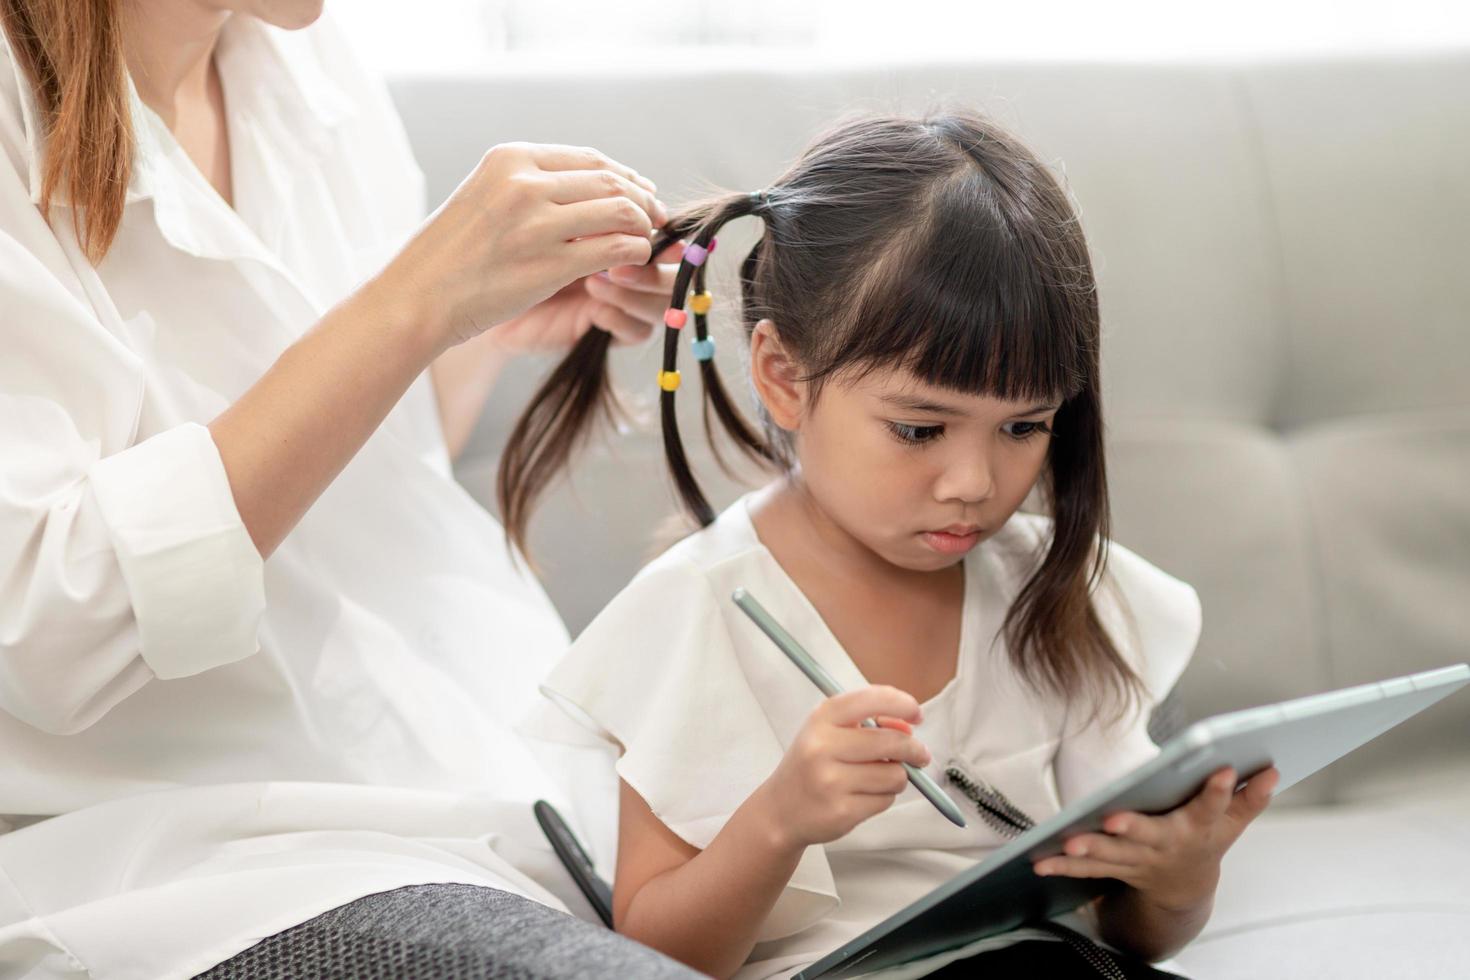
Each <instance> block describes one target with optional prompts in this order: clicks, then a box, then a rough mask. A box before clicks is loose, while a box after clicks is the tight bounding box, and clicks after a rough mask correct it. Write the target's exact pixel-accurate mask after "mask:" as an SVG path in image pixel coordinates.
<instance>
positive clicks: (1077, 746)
mask: <svg viewBox="0 0 1470 980" xmlns="http://www.w3.org/2000/svg"><path fill="white" fill-rule="evenodd" d="M1093 605H1094V608H1095V609H1096V610H1097V613H1098V617H1099V618H1100V619H1101V620H1102V624H1103V627H1104V628H1105V629H1106V630H1107V632H1108V635H1109V636H1110V637H1111V638H1112V640H1113V643H1114V645H1115V646H1116V647H1117V648H1118V652H1119V653H1120V654H1122V656H1123V658H1124V660H1126V661H1127V662H1128V664H1129V665H1130V666H1131V667H1132V668H1133V670H1134V671H1135V672H1136V673H1137V674H1138V676H1139V678H1140V679H1141V680H1142V681H1143V684H1144V688H1145V690H1144V692H1143V696H1142V697H1141V698H1140V699H1139V700H1138V701H1137V702H1136V703H1135V704H1134V705H1133V707H1132V709H1131V710H1130V711H1129V712H1127V713H1126V714H1125V715H1124V716H1123V717H1122V718H1121V719H1117V720H1116V721H1114V722H1112V723H1111V724H1109V723H1108V720H1107V719H1106V718H1104V719H1101V720H1099V719H1093V720H1091V721H1088V722H1087V723H1086V725H1085V726H1084V727H1082V728H1081V729H1080V730H1078V731H1072V730H1071V726H1072V718H1076V717H1079V715H1080V706H1079V709H1078V710H1069V712H1068V715H1069V718H1068V722H1069V724H1068V725H1067V726H1065V727H1064V732H1063V737H1062V740H1061V743H1060V745H1059V746H1058V749H1057V757H1056V765H1055V771H1056V778H1057V792H1058V795H1059V797H1060V799H1061V802H1062V805H1063V806H1066V805H1068V804H1069V803H1072V802H1075V801H1076V800H1079V799H1081V798H1083V797H1085V796H1087V795H1088V794H1089V793H1092V792H1093V791H1095V790H1097V789H1098V788H1100V787H1102V786H1106V785H1107V784H1108V783H1110V782H1112V781H1113V780H1115V779H1117V778H1118V777H1120V776H1123V775H1126V774H1127V773H1129V772H1131V771H1132V770H1134V769H1136V768H1138V767H1139V766H1140V765H1142V764H1143V763H1145V762H1147V761H1148V760H1150V759H1152V758H1153V757H1154V756H1155V755H1157V754H1158V751H1159V748H1158V746H1157V745H1155V744H1154V742H1153V739H1151V738H1150V737H1149V734H1148V721H1149V717H1150V715H1151V714H1152V713H1153V710H1154V708H1155V707H1156V706H1157V705H1158V704H1159V702H1160V701H1162V700H1163V699H1164V698H1165V697H1166V696H1167V695H1168V693H1169V692H1170V691H1171V690H1172V689H1173V687H1174V685H1175V683H1176V682H1178V680H1179V677H1180V675H1181V674H1183V673H1184V669H1185V667H1187V666H1188V665H1189V660H1190V658H1191V657H1192V656H1193V655H1194V649H1195V646H1196V645H1197V644H1198V643H1199V636H1200V626H1201V611H1200V602H1199V596H1198V595H1197V594H1196V593H1195V591H1194V589H1193V588H1191V587H1190V586H1189V585H1188V584H1186V583H1184V582H1181V581H1180V580H1179V579H1176V578H1174V577H1173V576H1171V575H1169V574H1168V573H1166V572H1164V571H1162V570H1161V569H1159V568H1157V567H1155V566H1154V565H1152V564H1150V563H1149V562H1147V561H1145V560H1144V559H1142V558H1140V557H1139V556H1138V555H1136V554H1134V553H1133V552H1131V551H1129V550H1128V549H1127V548H1124V547H1122V546H1121V545H1118V544H1111V545H1109V547H1108V558H1107V571H1106V573H1105V575H1104V576H1103V580H1102V582H1101V583H1100V584H1099V586H1098V588H1097V591H1096V592H1095V593H1094V596H1093Z"/></svg>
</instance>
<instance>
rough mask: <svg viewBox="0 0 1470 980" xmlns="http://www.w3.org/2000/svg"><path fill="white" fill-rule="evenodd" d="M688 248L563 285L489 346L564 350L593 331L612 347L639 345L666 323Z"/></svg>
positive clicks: (490, 338) (493, 335)
mask: <svg viewBox="0 0 1470 980" xmlns="http://www.w3.org/2000/svg"><path fill="white" fill-rule="evenodd" d="M683 255H684V246H683V244H682V243H679V242H676V243H674V244H673V245H670V246H669V247H668V248H667V249H665V250H664V251H663V252H662V253H660V254H659V256H658V259H657V261H658V262H659V263H676V264H674V265H663V264H657V265H652V266H648V265H625V266H615V267H614V268H612V269H608V270H606V271H604V272H599V273H596V274H594V275H590V276H585V277H583V278H581V279H578V280H577V281H575V282H573V283H571V284H570V285H567V286H564V287H563V288H562V289H560V290H558V291H557V292H556V293H555V294H553V295H552V296H550V297H549V298H547V299H544V300H542V301H541V302H540V303H537V304H536V305H535V306H533V307H531V308H530V309H529V310H527V311H526V312H524V313H522V314H521V315H520V316H517V317H513V318H512V319H510V320H507V321H506V322H505V323H502V324H499V325H498V326H496V327H494V328H493V329H491V330H489V331H488V332H487V333H486V334H485V343H486V344H487V345H489V346H490V347H492V348H493V349H495V350H498V351H501V352H503V353H506V354H525V353H533V352H539V351H564V350H566V349H568V348H570V347H571V346H572V345H573V344H575V343H576V342H577V341H578V340H580V339H581V338H582V335H583V334H585V333H586V332H587V330H588V329H589V328H590V327H597V328H599V329H601V330H606V331H607V332H608V333H610V334H612V336H613V343H614V344H639V343H642V342H643V341H645V340H647V339H648V338H649V337H650V336H652V334H653V331H654V329H655V327H657V326H659V325H661V324H662V323H663V318H664V310H666V309H667V308H668V306H669V296H670V293H672V292H673V289H674V276H675V274H676V273H677V272H678V265H677V263H678V261H679V260H680V259H681V258H682V257H683Z"/></svg>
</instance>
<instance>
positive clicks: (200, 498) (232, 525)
mask: <svg viewBox="0 0 1470 980" xmlns="http://www.w3.org/2000/svg"><path fill="white" fill-rule="evenodd" d="M88 478H89V479H90V480H91V483H92V492H93V493H95V494H96V496H97V504H98V508H99V509H100V510H101V513H102V520H103V523H104V524H105V525H106V526H107V531H108V534H109V535H110V538H111V541H112V546H113V549H114V551H115V552H116V554H117V561H118V566H119V569H120V571H121V573H122V577H123V581H124V582H126V583H127V591H128V596H129V598H130V600H131V605H132V610H133V615H134V617H135V618H136V620H137V624H138V639H139V644H140V647H141V653H142V656H143V659H144V660H145V661H146V662H147V663H148V666H149V667H150V668H151V669H152V671H153V673H154V674H156V675H157V676H159V677H163V678H169V677H186V676H188V675H189V674H197V673H199V672H200V671H201V670H208V669H209V668H210V667H216V666H219V665H220V664H226V663H230V662H232V661H235V660H239V659H240V658H241V657H246V656H249V655H250V654H252V653H254V652H256V650H257V649H258V646H257V644H256V629H257V626H258V625H259V621H260V616H261V613H262V612H264V610H265V581H264V576H263V567H262V562H261V558H260V552H258V551H257V550H256V549H255V544H254V543H253V542H252V541H251V539H250V535H249V533H248V532H247V531H246V529H245V525H244V524H243V523H242V522H241V520H240V513H239V511H238V510H236V509H235V500H234V497H233V496H232V495H231V493H230V484H229V480H228V479H227V478H226V476H225V468H224V464H223V463H222V462H221V461H220V456H219V450H218V449H216V448H215V445H214V440H213V439H212V438H211V437H210V434H209V429H207V428H205V427H204V426H202V425H195V424H188V425H181V426H178V427H177V428H173V429H169V430H168V431H166V432H161V433H159V434H158V435H156V436H153V437H152V438H151V439H147V440H145V441H143V442H140V443H139V444H138V445H136V446H134V447H132V448H131V449H128V450H125V451H123V452H120V453H115V454H114V455H112V456H109V457H107V458H106V459H102V460H99V461H98V462H97V463H96V464H94V465H93V466H92V468H91V471H90V472H89V474H88Z"/></svg>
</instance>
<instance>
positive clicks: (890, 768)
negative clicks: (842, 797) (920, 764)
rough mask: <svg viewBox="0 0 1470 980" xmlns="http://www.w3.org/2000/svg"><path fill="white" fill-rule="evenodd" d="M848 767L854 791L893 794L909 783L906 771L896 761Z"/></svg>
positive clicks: (865, 793) (901, 790)
mask: <svg viewBox="0 0 1470 980" xmlns="http://www.w3.org/2000/svg"><path fill="white" fill-rule="evenodd" d="M850 768H851V770H852V777H851V778H852V783H851V786H852V791H853V792H854V793H859V794H863V795H867V794H886V795H888V796H894V795H896V794H898V793H902V792H903V788H904V787H905V786H907V785H908V784H909V778H908V773H906V772H904V771H903V766H901V765H899V764H898V763H896V762H870V763H868V764H867V765H862V766H852V767H850Z"/></svg>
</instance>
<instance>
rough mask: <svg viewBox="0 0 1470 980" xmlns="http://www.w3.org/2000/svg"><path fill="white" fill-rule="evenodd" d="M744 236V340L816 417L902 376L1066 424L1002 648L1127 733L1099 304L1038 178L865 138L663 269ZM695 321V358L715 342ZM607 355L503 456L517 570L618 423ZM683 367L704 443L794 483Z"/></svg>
mask: <svg viewBox="0 0 1470 980" xmlns="http://www.w3.org/2000/svg"><path fill="white" fill-rule="evenodd" d="M747 216H751V217H755V218H758V219H759V220H760V221H761V222H762V224H763V231H762V234H761V237H760V239H759V241H757V242H756V244H755V246H754V247H753V248H752V249H751V250H750V252H749V253H747V254H746V256H745V257H744V259H743V261H742V262H741V264H740V292H741V304H740V318H741V322H742V325H743V327H744V330H745V333H746V336H747V338H748V337H749V335H750V332H751V331H752V330H753V329H754V327H755V325H756V323H757V322H759V321H760V320H762V319H766V318H769V319H770V320H772V321H773V322H774V323H775V329H776V332H777V335H778V337H779V339H780V342H781V346H782V348H783V349H784V350H786V351H787V352H788V353H790V354H792V355H793V356H794V358H795V360H796V361H797V363H798V364H800V365H801V366H802V369H803V374H804V378H805V380H806V381H807V382H808V383H809V385H810V386H811V392H812V397H813V398H817V397H819V396H820V390H821V387H822V386H823V385H824V384H827V383H836V382H838V381H839V380H840V379H841V378H846V377H850V376H852V373H853V372H858V373H860V372H862V371H864V370H870V369H873V368H877V367H898V368H903V369H907V370H909V371H911V372H912V373H913V374H914V375H915V376H917V377H918V378H920V379H922V380H923V381H925V382H927V383H929V384H931V385H935V386H938V387H941V388H948V389H951V390H954V391H959V392H966V393H973V394H986V395H993V396H996V397H999V398H1003V399H1006V400H1023V399H1024V400H1028V401H1030V400H1034V401H1042V400H1050V399H1057V400H1059V401H1060V402H1061V407H1060V408H1059V409H1058V411H1057V414H1056V418H1055V421H1054V423H1053V432H1054V435H1053V437H1052V443H1051V447H1050V449H1049V451H1048V457H1047V464H1046V469H1045V471H1044V472H1043V476H1042V489H1043V492H1044V496H1045V498H1046V501H1047V503H1048V505H1049V509H1050V511H1051V515H1052V518H1053V522H1054V525H1053V526H1054V531H1053V534H1052V537H1051V540H1050V542H1049V543H1048V544H1047V546H1046V550H1045V554H1044V555H1040V556H1038V557H1039V561H1038V563H1037V565H1036V567H1035V568H1034V570H1033V571H1032V573H1031V575H1030V577H1029V578H1028V580H1027V581H1026V583H1025V584H1024V586H1023V587H1022V588H1021V591H1020V593H1019V595H1018V596H1017V598H1016V599H1015V601H1014V603H1013V604H1012V606H1011V608H1010V610H1009V611H1008V613H1007V617H1006V621H1005V626H1004V631H1005V636H1006V640H1007V645H1008V647H1009V650H1010V654H1011V656H1012V658H1013V659H1014V661H1015V665H1016V667H1017V668H1018V670H1019V671H1020V673H1021V674H1022V675H1023V676H1024V677H1026V678H1027V679H1028V680H1030V681H1031V682H1032V683H1033V684H1036V685H1040V686H1043V687H1046V688H1048V689H1050V690H1052V691H1054V692H1057V693H1059V694H1061V695H1063V696H1065V697H1068V698H1071V697H1073V696H1076V695H1079V694H1088V695H1096V696H1095V697H1092V698H1089V700H1091V702H1092V703H1093V705H1094V707H1096V708H1097V709H1098V710H1099V711H1100V710H1101V709H1102V706H1103V705H1104V704H1108V703H1111V705H1112V706H1114V707H1115V708H1116V709H1117V715H1121V714H1122V713H1123V712H1124V711H1126V709H1127V706H1128V705H1129V704H1130V703H1131V702H1132V699H1133V697H1134V696H1135V695H1137V694H1138V693H1139V690H1140V687H1141V682H1140V680H1139V678H1138V677H1137V675H1136V674H1135V673H1134V672H1133V671H1132V669H1131V668H1130V667H1129V665H1128V664H1127V662H1126V661H1125V660H1124V659H1123V657H1122V656H1121V655H1120V654H1119V652H1118V650H1117V648H1116V647H1115V646H1114V644H1113V642H1112V641H1111V639H1110V638H1109V637H1108V635H1107V632H1106V631H1105V630H1104V628H1103V626H1102V624H1101V622H1100V620H1099V619H1098V616H1097V613H1096V610H1095V608H1094V605H1093V603H1092V594H1093V592H1094V590H1095V589H1096V587H1097V585H1098V583H1099V581H1100V580H1101V577H1102V573H1103V569H1104V565H1105V562H1106V544H1107V539H1108V523H1109V520H1108V501H1107V479H1106V473H1105V470H1104V457H1103V420H1102V403H1101V386H1100V377H1099V373H1100V372H1099V360H1098V342H1099V336H1100V318H1099V312H1098V303H1097V288H1096V282H1095V279H1094V276H1093V271H1092V261H1091V258H1090V256H1089V254H1088V249H1087V244H1086V241H1085V239H1084V237H1083V235H1082V231H1081V227H1080V223H1079V222H1078V219H1077V216H1076V213H1075V212H1074V210H1073V209H1072V206H1071V204H1070V202H1069V201H1068V199H1067V196H1066V194H1065V193H1064V192H1063V190H1062V188H1061V187H1060V185H1059V184H1058V183H1057V181H1056V180H1055V178H1054V177H1053V176H1052V174H1051V173H1050V171H1048V169H1047V168H1046V167H1045V166H1044V165H1043V164H1042V163H1041V162H1040V161H1039V160H1038V159H1037V158H1036V156H1035V155H1034V154H1033V153H1031V151H1029V150H1028V149H1027V148H1026V147H1025V146H1024V145H1022V144H1021V143H1020V142H1019V141H1018V140H1016V139H1015V138H1014V137H1012V136H1011V135H1010V134H1008V133H1006V132H1005V131H1004V130H1002V129H1000V128H999V127H997V126H996V125H995V124H994V123H992V122H990V121H989V120H988V119H985V118H984V117H982V116H979V115H976V114H974V113H969V112H950V113H945V114H940V115H933V116H927V117H922V118H910V117H897V116H862V117H858V118H854V119H851V120H849V121H847V122H845V123H842V124H840V125H838V126H837V127H836V128H835V129H833V130H831V131H829V132H828V133H826V134H825V135H823V136H821V137H819V138H818V139H817V140H816V141H815V142H814V143H813V144H812V145H811V146H810V147H809V148H808V149H807V150H806V152H805V153H803V154H802V156H801V157H800V159H798V160H797V162H796V163H795V164H794V165H793V166H792V167H791V169H789V170H788V171H787V172H786V173H785V174H783V175H782V176H781V177H780V178H779V179H778V180H776V181H775V182H774V183H773V184H771V185H770V186H768V187H767V188H766V189H765V190H764V191H762V192H759V193H756V194H751V193H738V194H728V195H724V196H720V197H716V198H714V199H711V200H708V201H704V202H702V203H700V204H697V205H695V206H693V207H690V208H687V209H684V210H682V211H681V212H679V213H678V214H676V215H675V216H674V217H672V218H671V219H670V221H669V223H668V225H667V227H666V229H665V234H664V239H663V240H662V241H660V242H658V243H656V244H655V247H654V251H655V254H656V253H657V252H658V251H659V250H660V249H661V248H662V247H663V246H664V245H665V244H666V243H667V242H668V241H671V240H673V239H675V238H685V239H688V240H689V241H690V243H691V244H692V245H694V246H698V248H696V249H695V251H696V255H698V254H699V253H700V251H701V250H702V249H703V248H704V247H708V246H709V245H710V244H711V243H712V241H713V238H714V235H715V233H716V232H717V231H718V230H719V229H720V228H721V227H722V226H724V225H725V224H726V223H727V222H730V221H733V220H735V219H737V218H742V217H747ZM706 267H707V265H706V264H700V265H698V266H695V265H692V264H691V263H689V262H688V261H686V262H684V263H683V264H682V265H681V266H680V269H679V274H678V277H677V282H676V284H675V287H674V291H673V301H672V304H671V305H672V306H673V307H674V308H675V309H678V310H682V309H683V308H684V306H685V303H686V296H687V294H688V292H689V291H690V288H691V286H692V287H693V288H694V290H695V291H696V293H699V292H702V291H703V282H704V275H705V270H706ZM694 310H695V317H694V327H695V331H694V339H695V341H696V342H698V341H702V340H704V339H705V338H706V336H707V329H708V327H707V324H706V322H705V317H704V316H703V315H702V314H701V313H700V312H699V311H700V306H699V305H695V306H694ZM675 319H676V321H677V320H678V319H679V318H678V317H677V316H676V317H675ZM685 334H686V332H685V331H684V330H681V329H677V328H675V327H672V326H671V327H669V328H667V329H666V330H665V332H664V360H663V369H664V371H665V372H673V371H676V370H677V363H678V354H679V340H680V338H681V336H684V335H685ZM607 350H608V337H607V335H606V334H605V333H602V332H601V331H596V330H594V331H591V332H589V333H588V335H587V336H586V337H584V338H583V340H582V342H581V343H580V344H578V345H577V347H576V348H575V349H574V350H573V351H572V352H571V354H570V355H568V357H567V358H566V360H564V361H563V362H562V364H561V365H560V366H559V367H558V368H557V369H556V370H555V371H554V372H553V373H552V375H551V376H550V377H549V378H548V379H547V381H546V382H545V383H544V384H543V385H542V386H541V388H540V390H539V391H537V393H536V395H535V396H534V397H533V399H532V401H531V404H530V406H529V407H528V408H527V409H526V411H525V413H524V414H523V415H522V417H521V419H520V420H519V422H518V423H517V425H516V427H515V430H514V431H513V433H512V435H511V439H510V443H509V445H508V446H507V448H506V451H505V454H504V456H503V458H502V460H501V467H500V472H499V475H498V482H497V495H498V497H499V501H500V506H501V513H502V516H503V518H504V522H505V527H506V532H507V534H508V536H509V537H510V538H511V540H512V541H513V542H514V543H515V544H516V545H517V546H519V547H521V548H522V549H524V546H525V535H526V525H527V522H528V520H529V516H530V514H531V511H532V508H533V506H534V504H535V501H536V499H537V498H538V497H539V496H540V495H541V494H542V493H543V492H544V491H545V490H546V488H547V487H548V485H549V484H550V482H551V481H552V479H553V478H554V477H555V476H556V475H557V474H558V472H559V471H560V470H561V469H562V468H563V467H565V466H566V465H567V463H568V461H569V459H570V457H571V455H572V453H573V451H574V449H575V447H576V446H577V444H578V443H579V441H580V440H581V439H583V438H584V437H585V435H586V433H587V431H588V429H589V427H590V425H591V423H592V422H593V421H594V420H595V419H597V418H598V417H599V416H602V415H604V414H606V413H607V412H608V411H610V409H611V407H612V390H611V388H610V386H609V383H608V378H607ZM697 363H698V365H699V369H700V374H701V379H702V384H701V390H702V393H703V399H704V418H705V427H706V430H707V431H708V432H709V435H710V437H711V439H712V440H713V436H714V433H713V428H714V426H715V424H718V426H719V428H720V429H721V430H723V432H724V433H725V434H726V436H727V437H729V438H730V439H731V440H732V441H733V442H734V443H735V445H736V446H737V447H738V448H739V449H740V450H742V451H743V452H745V453H746V454H747V455H749V456H750V457H752V458H754V459H756V460H758V461H761V462H765V463H768V464H771V465H773V466H775V467H778V468H784V467H789V466H790V464H791V463H792V461H793V459H792V447H791V445H790V442H789V437H788V436H787V434H786V433H784V432H783V431H781V430H780V429H779V428H777V427H775V426H774V425H771V424H770V423H769V420H766V419H764V418H762V424H761V425H760V426H753V425H751V424H750V423H749V422H747V421H746V420H745V418H744V417H743V416H742V415H741V413H740V411H739V409H738V408H737V407H736V406H735V405H734V403H733V402H732V400H731V398H730V396H729V394H728V392H727V391H726V389H725V387H724V385H723V384H722V383H721V382H720V378H719V374H718V373H717V372H716V370H715V367H714V364H715V362H714V360H713V359H705V360H699V361H697ZM674 387H678V386H677V384H675V385H674ZM674 399H675V391H674V390H670V389H668V388H666V389H665V390H662V391H661V392H660V403H661V404H660V408H661V417H662V427H663V438H664V450H665V457H666V460H667V463H668V466H669V471H670V473H671V475H672V477H673V480H674V486H675V488H676V490H677V492H678V494H679V497H680V499H681V501H682V502H683V504H684V507H685V509H686V511H687V512H688V513H689V514H690V515H691V516H692V517H693V518H694V519H695V520H696V521H698V522H699V523H700V524H702V525H707V524H709V523H710V522H711V521H712V520H713V519H714V511H713V508H712V507H711V506H710V504H709V501H708V500H707V499H706V497H705V495H704V492H703V490H702V489H701V487H700V485H699V481H698V480H697V478H696V477H695V475H694V473H693V471H692V469H691V467H690V465H689V460H688V457H687V455H686V453H685V451H684V446H683V441H682V438H681V436H680V433H679V428H678V422H677V418H676V415H675V412H674Z"/></svg>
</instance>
